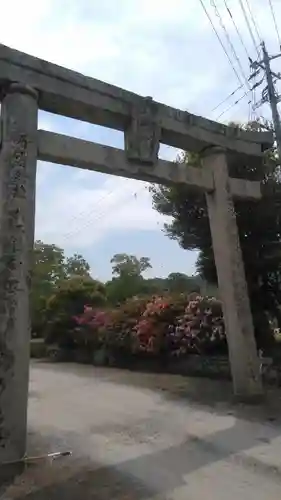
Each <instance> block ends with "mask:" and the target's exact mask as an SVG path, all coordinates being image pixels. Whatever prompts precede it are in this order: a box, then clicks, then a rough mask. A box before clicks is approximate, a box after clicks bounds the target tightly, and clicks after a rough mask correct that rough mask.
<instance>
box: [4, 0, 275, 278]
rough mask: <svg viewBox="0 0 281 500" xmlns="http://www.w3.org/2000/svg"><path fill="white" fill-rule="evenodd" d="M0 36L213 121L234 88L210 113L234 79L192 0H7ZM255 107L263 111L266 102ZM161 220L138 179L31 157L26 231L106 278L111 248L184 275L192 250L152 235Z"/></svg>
mask: <svg viewBox="0 0 281 500" xmlns="http://www.w3.org/2000/svg"><path fill="white" fill-rule="evenodd" d="M273 3H274V5H275V10H276V15H277V19H278V18H279V19H280V17H281V5H280V2H279V1H278V2H277V1H276V0H275V2H274V0H273ZM205 4H206V6H207V7H208V10H209V12H210V14H211V15H212V19H213V21H214V23H215V24H216V26H217V27H218V30H219V32H220V35H221V36H222V38H223V37H224V32H223V30H222V27H221V25H220V23H219V20H218V18H217V17H216V15H215V12H214V10H213V9H212V8H211V7H210V2H209V0H205ZM228 4H229V6H230V7H231V10H232V14H233V16H234V17H235V20H236V24H237V25H238V27H239V30H240V33H241V34H242V36H243V38H244V41H245V43H246V45H247V47H248V50H249V52H250V53H251V55H252V57H253V58H254V57H255V51H254V47H253V44H252V41H251V38H250V36H249V33H248V31H247V26H246V24H245V20H244V19H243V15H242V11H241V9H240V8H239V2H238V0H228ZM250 4H251V5H252V8H253V10H254V12H255V16H256V19H257V22H258V26H259V30H260V32H261V34H262V37H264V38H265V39H266V42H267V44H268V48H269V50H270V51H274V52H276V51H278V44H277V37H276V35H275V32H274V26H273V23H272V19H271V17H270V11H269V8H268V6H267V5H266V4H267V2H266V1H265V0H250ZM278 4H279V5H278ZM217 5H218V7H219V8H220V12H221V14H222V16H223V21H224V24H225V26H226V28H227V30H228V33H229V35H230V36H231V38H232V42H233V43H234V44H235V47H236V48H237V52H238V54H239V56H240V58H241V62H242V65H243V68H244V71H245V73H247V72H248V62H247V58H246V55H245V53H244V52H243V47H242V45H241V44H240V45H239V40H238V38H237V35H236V33H235V29H234V27H233V25H232V23H231V19H230V17H229V15H228V13H227V11H226V10H225V8H224V1H223V0H217ZM223 39H224V41H225V38H223ZM0 41H1V42H2V43H4V44H6V45H9V46H11V47H13V48H16V49H18V50H22V51H24V52H27V53H29V54H32V55H34V56H37V57H41V58H43V59H47V60H49V61H52V62H54V63H56V64H60V65H62V66H65V67H67V68H71V69H74V70H76V71H80V72H82V73H84V74H86V75H88V76H93V77H95V78H98V79H100V80H104V81H106V82H109V83H112V84H115V85H119V86H121V87H123V88H126V89H129V90H132V91H134V92H137V93H140V94H142V95H151V96H153V98H154V99H155V100H158V101H161V102H164V103H166V104H169V105H172V106H175V107H179V108H181V109H186V110H188V111H190V112H192V113H195V114H199V115H202V116H207V117H210V118H212V119H217V117H218V116H219V114H220V113H221V112H222V111H224V109H226V108H227V107H228V106H229V105H230V104H231V103H232V102H235V100H236V99H237V98H239V97H240V96H241V95H243V93H244V91H243V90H242V89H241V90H240V91H239V92H237V93H236V94H235V96H234V97H233V98H232V100H231V99H230V100H229V101H228V102H227V103H226V104H225V105H224V106H222V107H220V108H219V109H217V110H216V111H215V112H213V111H212V109H213V108H214V107H215V106H216V105H217V104H218V103H219V102H220V101H222V99H224V98H225V97H226V96H227V95H228V94H229V93H230V92H232V91H233V90H235V89H236V88H237V87H238V85H239V82H238V80H237V78H236V76H235V74H234V72H233V70H232V68H231V66H230V64H229V62H228V60H227V58H226V56H225V54H224V53H223V51H222V49H221V47H220V45H219V43H218V40H217V39H216V37H215V35H214V33H213V31H212V28H211V26H210V24H209V22H208V19H207V17H206V15H205V14H204V11H203V9H202V7H201V6H200V2H199V0H173V1H172V2H171V1H170V0H166V1H165V0H161V1H160V0H149V1H148V0H116V1H113V0H103V1H102V2H100V1H99V0H79V1H77V0H68V1H67V2H66V0H60V1H59V2H58V1H57V2H55V0H40V2H35V1H34V0H25V2H21V1H20V0H10V1H9V2H7V3H6V4H5V9H3V11H2V12H1V34H0ZM229 51H230V54H231V49H229ZM233 60H234V59H233ZM278 64H279V68H280V63H279V61H277V63H276V65H277V66H276V67H277V68H278ZM236 67H237V66H236ZM238 71H239V68H238ZM250 98H251V96H248V97H246V98H244V99H242V100H241V102H240V103H239V104H238V105H236V106H234V107H233V108H232V109H231V110H229V111H228V112H227V113H225V114H224V115H223V116H222V117H221V118H220V120H221V121H225V122H227V121H229V120H240V121H246V120H247V119H248V117H249V105H248V101H249V99H250ZM256 98H259V93H257V96H256ZM260 112H261V113H262V115H263V116H268V109H267V106H264V107H263V108H262V109H261V110H260ZM39 125H40V127H41V128H45V129H47V130H52V131H56V132H60V133H64V134H67V135H72V136H75V137H79V138H84V139H88V140H92V141H96V142H99V143H103V144H108V145H112V146H115V147H120V148H122V147H123V135H122V134H121V133H120V132H114V131H112V130H108V129H105V128H101V127H97V126H93V125H89V124H85V123H81V122H77V121H75V120H70V119H66V118H63V117H56V116H54V115H50V114H47V113H43V112H41V113H40V116H39ZM176 153H177V152H176V151H175V150H174V149H173V148H168V147H164V148H161V156H162V157H165V158H168V159H173V158H175V156H176ZM164 222H165V219H164V218H163V217H162V216H160V215H159V214H158V213H156V212H155V211H153V210H152V204H151V197H150V194H149V192H148V189H147V185H145V183H141V182H137V181H134V180H128V179H121V178H114V177H109V176H105V175H102V174H99V173H93V172H86V171H82V170H81V171H80V170H78V169H74V168H70V167H60V166H56V165H52V164H47V163H39V164H38V176H37V210H36V238H38V239H42V240H43V241H45V242H46V243H56V244H58V245H59V246H61V247H63V248H64V249H65V251H66V253H67V254H71V253H74V252H79V253H82V254H83V255H84V257H85V258H86V259H87V260H88V261H89V263H90V264H91V268H92V274H93V276H95V277H97V278H100V279H108V278H110V275H111V266H110V258H111V256H112V255H113V254H115V253H119V252H126V253H132V254H135V255H138V256H147V257H151V263H152V266H153V269H152V270H151V271H150V272H149V274H150V275H154V276H155V275H158V276H165V275H167V274H169V273H170V272H175V271H180V272H185V273H187V274H192V273H193V272H194V270H195V267H194V264H195V260H196V253H194V252H187V251H184V250H182V249H180V247H179V246H178V244H177V243H176V242H174V241H170V240H169V239H168V238H167V237H166V236H165V234H164V233H163V232H162V228H163V224H164Z"/></svg>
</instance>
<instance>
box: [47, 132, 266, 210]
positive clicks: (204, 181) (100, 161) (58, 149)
mask: <svg viewBox="0 0 281 500" xmlns="http://www.w3.org/2000/svg"><path fill="white" fill-rule="evenodd" d="M38 158H39V159H40V160H42V161H46V162H53V163H58V164H61V165H71V166H73V167H79V168H84V169H88V170H94V171H97V172H102V173H105V174H112V175H118V176H121V177H127V178H130V179H140V180H143V181H148V182H156V183H157V182H158V183H159V184H166V185H172V184H187V185H188V186H189V187H190V188H192V189H198V190H201V191H202V190H205V191H212V190H214V179H213V173H212V172H211V171H208V170H204V169H202V168H197V167H189V166H187V165H185V164H183V163H174V162H171V161H166V160H159V159H158V161H157V162H156V163H155V164H154V165H146V164H141V163H140V162H133V161H128V159H127V157H126V154H125V152H124V151H122V150H120V149H117V148H112V147H110V146H104V145H101V144H96V143H93V142H90V141H84V140H82V139H75V138H73V137H68V136H66V135H61V134H55V133H53V132H47V131H46V130H39V131H38ZM229 182H230V189H231V194H232V196H234V197H235V198H248V199H253V200H258V199H260V198H261V187H260V182H251V181H247V180H244V179H235V178H231V179H230V180H229Z"/></svg>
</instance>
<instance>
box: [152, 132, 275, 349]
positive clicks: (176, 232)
mask: <svg viewBox="0 0 281 500" xmlns="http://www.w3.org/2000/svg"><path fill="white" fill-rule="evenodd" d="M247 128H249V129H255V130H257V129H258V128H259V127H258V126H257V124H256V123H254V124H253V123H252V124H249V125H248V126H247ZM179 161H181V162H185V163H186V164H187V165H193V166H197V167H198V168H201V162H200V157H199V156H198V155H195V154H189V153H184V154H183V155H182V156H181V157H180V158H179ZM229 171H230V172H229V173H230V175H231V176H233V177H240V178H246V179H250V180H261V181H262V187H263V197H262V199H261V200H260V201H258V202H256V201H250V200H239V201H238V200H237V201H235V211H236V216H237V223H238V229H239V236H240V242H241V248H242V253H243V258H244V264H245V271H246V278H247V283H248V289H249V294H250V300H251V307H252V311H253V316H254V322H255V330H256V338H257V341H258V344H259V345H265V343H267V342H268V341H269V335H268V332H269V328H268V319H269V317H275V318H276V319H277V320H278V322H279V324H280V325H281V317H280V308H279V307H280V306H279V305H280V304H281V258H280V257H281V182H280V167H279V163H278V161H277V159H276V152H275V151H269V152H267V153H266V154H265V156H264V161H263V163H262V164H261V162H257V163H256V164H251V165H247V164H245V163H243V162H240V163H236V164H234V163H232V164H231V166H230V169H229ZM151 191H152V198H153V206H154V208H155V209H156V210H157V211H158V212H160V213H161V214H164V215H168V216H170V217H171V218H172V219H171V222H170V223H167V224H166V225H165V229H164V230H165V232H166V234H167V235H168V236H169V237H170V238H172V239H174V240H176V241H178V243H179V244H180V246H181V247H182V248H184V249H187V250H199V257H198V260H197V270H198V272H199V273H200V275H201V276H202V278H204V279H206V280H207V281H208V282H210V283H216V282H217V276H216V268H215V262H214V254H213V249H212V239H211V233H210V227H209V219H208V212H207V207H206V201H205V195H204V193H199V194H198V192H193V191H190V189H189V188H188V187H187V186H179V185H178V186H173V187H165V186H158V185H157V186H153V187H152V188H151Z"/></svg>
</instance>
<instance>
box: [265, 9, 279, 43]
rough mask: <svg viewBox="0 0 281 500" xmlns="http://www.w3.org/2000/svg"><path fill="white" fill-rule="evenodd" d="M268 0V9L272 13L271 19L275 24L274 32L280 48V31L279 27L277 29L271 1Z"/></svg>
mask: <svg viewBox="0 0 281 500" xmlns="http://www.w3.org/2000/svg"><path fill="white" fill-rule="evenodd" d="M268 2H269V7H270V10H271V14H272V19H273V23H274V26H275V30H276V33H277V38H278V43H279V47H280V48H281V38H280V33H279V29H278V24H277V21H276V17H275V13H274V8H273V3H272V1H271V0H268Z"/></svg>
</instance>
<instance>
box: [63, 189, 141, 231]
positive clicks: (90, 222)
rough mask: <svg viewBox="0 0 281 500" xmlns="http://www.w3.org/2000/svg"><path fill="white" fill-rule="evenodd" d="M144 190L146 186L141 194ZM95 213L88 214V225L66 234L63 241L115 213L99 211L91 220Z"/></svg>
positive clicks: (132, 194) (131, 194)
mask: <svg viewBox="0 0 281 500" xmlns="http://www.w3.org/2000/svg"><path fill="white" fill-rule="evenodd" d="M144 189H146V186H144V187H142V188H141V189H140V190H139V192H141V191H143V190H144ZM113 193H114V191H113V192H111V193H110V195H112V194H113ZM136 194H137V193H136V192H134V193H130V196H129V197H130V198H131V196H134V197H136ZM105 198H106V196H105ZM112 208H113V209H114V210H116V208H118V207H116V206H113V207H112ZM94 213H95V210H91V211H90V212H88V214H87V218H88V220H87V222H86V224H82V225H81V226H79V227H78V228H76V229H74V230H73V231H69V232H67V233H65V234H64V235H63V239H64V240H68V239H69V238H71V237H72V236H76V235H77V234H79V233H80V232H81V230H83V229H86V228H87V227H88V226H90V225H91V224H92V223H93V222H95V223H96V222H98V221H100V220H101V219H102V217H104V216H106V215H107V216H108V215H110V216H111V215H112V213H113V212H112V210H111V211H109V212H107V211H106V210H105V211H104V210H103V211H97V212H96V214H95V217H91V218H90V219H89V216H90V215H93V214H94Z"/></svg>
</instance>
